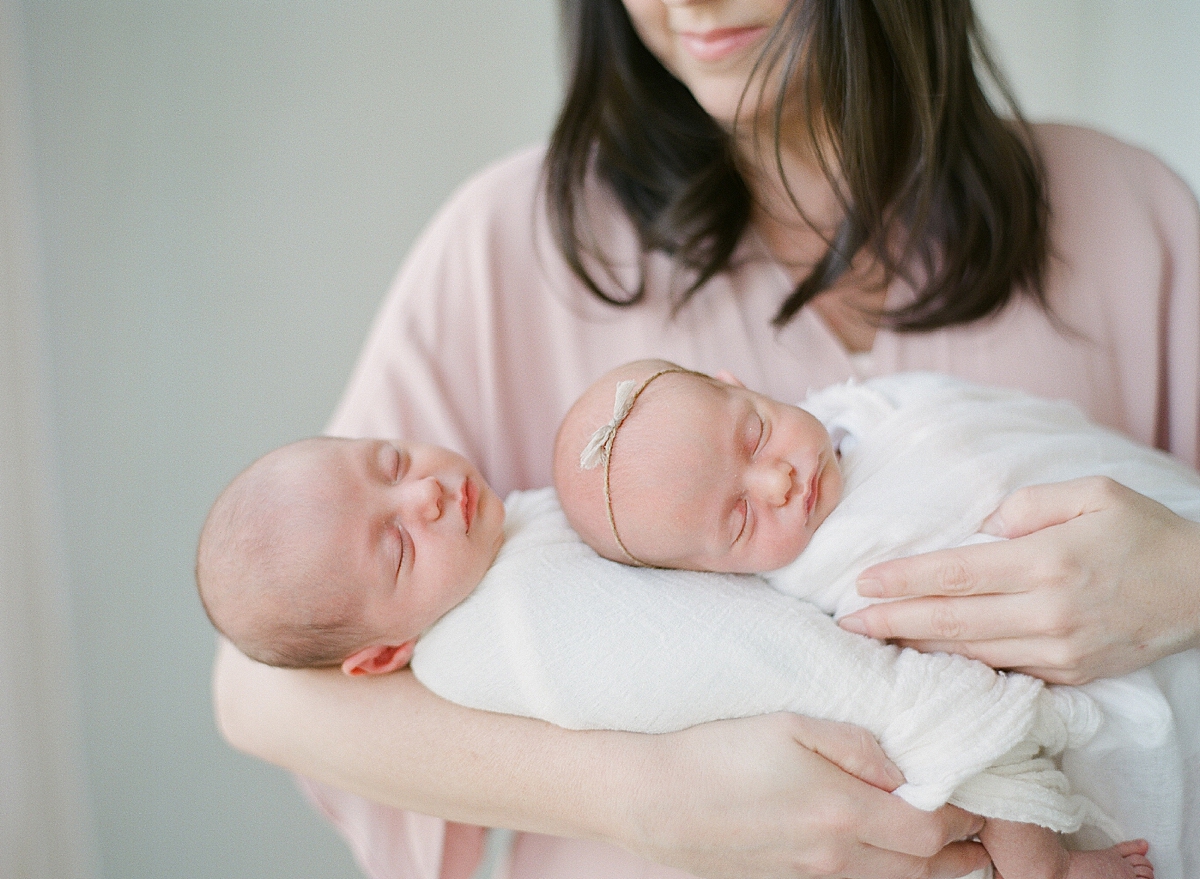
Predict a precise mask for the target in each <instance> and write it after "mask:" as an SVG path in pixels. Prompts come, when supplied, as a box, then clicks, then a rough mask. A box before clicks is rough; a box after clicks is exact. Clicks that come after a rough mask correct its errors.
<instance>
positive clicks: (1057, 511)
mask: <svg viewBox="0 0 1200 879" xmlns="http://www.w3.org/2000/svg"><path fill="white" fill-rule="evenodd" d="M1111 484H1112V480H1109V479H1107V478H1105V477H1102V476H1086V477H1083V478H1081V479H1072V480H1069V481H1067V482H1052V483H1048V484H1045V485H1030V486H1026V487H1025V488H1019V489H1017V490H1016V491H1014V492H1013V493H1012V494H1010V495H1009V496H1008V497H1006V498H1005V499H1004V500H1003V502H1001V504H1000V506H998V507H997V508H996V510H995V512H993V513H992V514H991V515H990V516H988V517H987V518H986V519H985V520H984V522H983V525H982V526H981V527H980V529H979V530H980V531H982V532H983V533H984V534H990V535H992V536H993V537H1007V538H1009V539H1010V540H1011V539H1013V538H1015V537H1024V536H1025V535H1027V534H1032V533H1033V532H1034V531H1041V530H1042V529H1043V528H1049V527H1050V526H1052V525H1061V524H1063V523H1064V522H1069V521H1070V520H1071V519H1074V518H1076V517H1078V516H1082V515H1083V514H1084V513H1092V512H1095V511H1096V510H1098V509H1101V507H1102V506H1103V503H1102V495H1103V494H1105V493H1109V492H1108V491H1107V486H1108V485H1111Z"/></svg>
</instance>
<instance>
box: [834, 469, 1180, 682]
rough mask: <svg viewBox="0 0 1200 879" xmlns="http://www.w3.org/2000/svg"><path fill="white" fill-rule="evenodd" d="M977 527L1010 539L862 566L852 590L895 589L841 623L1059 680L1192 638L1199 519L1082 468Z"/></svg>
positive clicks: (1008, 504)
mask: <svg viewBox="0 0 1200 879" xmlns="http://www.w3.org/2000/svg"><path fill="white" fill-rule="evenodd" d="M984 528H985V530H986V531H988V532H990V533H992V534H995V535H997V536H1000V537H1007V538H1011V539H1010V540H1008V541H1006V542H1001V543H989V544H984V545H978V546H971V547H965V548H962V549H951V550H944V551H941V552H935V553H928V554H926V555H921V556H913V557H911V558H907V559H897V560H895V561H890V562H886V563H884V564H881V565H876V566H874V567H872V568H868V569H867V570H866V571H864V572H863V573H862V575H861V576H860V578H859V581H858V588H859V591H860V592H861V593H862V594H863V595H866V596H871V597H884V598H907V599H908V600H904V601H895V602H888V603H884V604H876V605H872V606H871V607H868V608H866V609H864V610H861V611H859V612H858V613H855V614H852V615H851V616H848V617H846V618H844V619H843V620H842V625H843V626H844V627H845V628H848V629H850V630H851V631H858V632H860V633H863V634H869V635H871V636H873V637H876V638H892V639H896V640H898V641H899V642H900V643H902V644H905V645H908V646H912V647H916V648H917V649H920V650H926V651H929V650H945V651H952V652H955V653H961V654H963V655H965V656H970V657H972V658H974V659H980V660H982V661H984V662H986V663H988V664H989V665H991V666H993V667H995V668H1013V669H1017V670H1018V671H1023V672H1027V673H1028V674H1033V675H1037V676H1038V677H1041V678H1044V679H1046V680H1048V681H1051V682H1053V683H1066V684H1079V683H1084V682H1086V681H1090V680H1093V679H1095V678H1099V677H1111V676H1114V675H1120V674H1124V673H1125V672H1128V671H1132V670H1134V669H1137V668H1141V667H1143V666H1146V665H1149V664H1150V663H1151V662H1154V661H1155V660H1157V659H1160V658H1162V657H1164V656H1168V655H1170V654H1172V653H1176V652H1178V651H1181V650H1186V649H1188V648H1191V647H1198V646H1200V524H1197V523H1195V522H1191V521H1188V520H1187V519H1183V518H1181V517H1179V516H1177V515H1175V514H1174V513H1173V512H1171V511H1170V510H1168V509H1167V508H1166V507H1164V506H1162V505H1161V504H1159V503H1156V502H1155V501H1153V500H1150V499H1149V498H1146V497H1144V496H1143V495H1140V494H1138V493H1136V492H1134V491H1131V490H1130V489H1128V488H1125V487H1123V486H1121V485H1119V484H1117V483H1115V482H1112V481H1111V480H1108V479H1103V478H1087V479H1079V480H1074V481H1071V482H1065V483H1059V484H1056V485H1042V486H1035V487H1031V488H1026V489H1022V490H1020V491H1017V492H1014V493H1013V494H1012V495H1011V496H1010V497H1009V498H1008V499H1007V500H1006V501H1005V502H1004V503H1003V504H1002V505H1001V506H1000V508H999V509H998V510H997V511H996V512H995V513H994V514H993V515H992V517H991V518H990V519H989V520H988V522H987V523H986V524H985V526H984ZM914 596H915V597H914Z"/></svg>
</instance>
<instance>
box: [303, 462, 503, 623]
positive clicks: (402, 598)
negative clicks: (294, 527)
mask: <svg viewBox="0 0 1200 879" xmlns="http://www.w3.org/2000/svg"><path fill="white" fill-rule="evenodd" d="M292 464H293V465H294V466H293V467H292V469H293V472H294V473H295V474H296V478H297V479H298V480H299V481H300V483H301V488H299V490H301V491H304V492H306V493H308V499H309V501H310V502H312V503H313V505H314V508H315V510H316V515H310V516H306V517H304V518H305V519H306V520H308V522H307V524H302V525H299V526H298V527H307V528H309V529H310V530H311V531H312V532H313V533H312V534H311V535H302V537H307V538H308V539H311V540H312V541H313V542H314V543H315V544H319V545H320V547H321V550H320V551H319V555H320V557H321V559H322V560H323V561H322V562H321V564H322V565H323V566H324V567H325V568H326V570H325V571H323V572H322V573H323V574H324V575H325V578H326V579H327V581H328V582H330V583H335V584H336V583H342V584H347V585H346V588H348V589H351V590H352V591H353V593H354V594H353V596H351V597H350V598H351V599H352V600H355V601H358V602H360V607H361V614H362V620H363V623H364V624H365V625H366V627H367V628H368V629H369V630H373V631H377V632H379V633H380V634H381V635H382V636H386V637H387V638H388V639H389V640H390V641H392V642H393V643H400V642H403V641H407V640H408V639H410V638H415V637H416V636H417V635H419V634H421V633H422V632H423V631H425V629H427V628H429V626H431V625H432V624H433V623H434V622H435V621H436V620H437V619H438V618H439V617H440V616H442V614H444V613H446V612H447V611H448V610H450V609H451V608H453V607H454V606H455V605H457V604H458V603H459V602H461V601H462V600H463V599H464V598H466V597H467V596H468V595H469V594H470V593H471V591H472V590H473V589H474V588H475V587H476V586H477V585H479V582H480V580H482V578H483V575H484V573H485V572H486V571H487V569H488V567H489V566H490V565H491V563H492V562H493V561H494V560H495V558H496V553H497V552H498V550H499V549H500V544H501V543H502V542H503V540H504V532H503V526H504V505H503V503H502V502H501V501H500V498H499V497H497V496H496V493H495V492H494V491H492V489H491V487H490V486H489V485H488V484H487V483H486V482H485V481H484V480H483V477H482V476H481V475H480V474H479V471H478V470H476V468H475V467H474V466H473V465H472V464H471V463H470V462H469V461H467V460H466V459H465V458H463V457H462V456H461V455H458V454H455V453H454V452H452V451H450V450H448V449H443V448H440V447H438V446H428V445H420V444H416V443H403V442H399V441H387V440H343V439H330V440H327V441H320V442H318V443H313V444H307V445H305V446H303V447H302V449H301V450H300V451H298V452H297V459H296V460H295V461H293V462H292Z"/></svg>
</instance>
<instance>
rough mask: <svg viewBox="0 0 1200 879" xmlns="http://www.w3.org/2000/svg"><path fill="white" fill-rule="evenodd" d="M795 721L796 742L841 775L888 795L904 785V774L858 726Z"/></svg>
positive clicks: (818, 721) (816, 721) (818, 720)
mask: <svg viewBox="0 0 1200 879" xmlns="http://www.w3.org/2000/svg"><path fill="white" fill-rule="evenodd" d="M796 720H797V721H798V723H797V725H796V731H795V732H794V733H793V736H794V738H795V739H796V742H797V743H799V744H800V745H803V746H804V747H805V748H808V749H809V750H810V751H813V752H815V753H817V754H820V755H821V756H822V757H824V758H825V759H826V760H828V761H829V762H830V763H833V764H834V765H835V766H837V767H838V768H840V769H841V770H842V771H843V772H847V773H849V774H850V775H853V776H854V777H855V778H858V779H861V780H862V781H865V782H866V783H867V784H869V785H872V786H874V787H877V788H879V789H880V790H885V791H888V792H891V791H893V790H895V789H896V788H898V787H899V786H900V785H902V784H904V774H903V773H902V772H901V771H900V770H899V768H897V766H896V764H895V763H893V762H892V761H891V760H890V759H889V758H888V755H887V754H885V753H884V750H883V748H882V747H880V745H879V742H877V741H875V737H874V736H872V735H871V734H870V733H869V732H867V731H866V730H865V729H863V728H862V727H861V726H855V725H854V724H852V723H841V722H838V721H834V720H820V719H818V718H815V717H802V716H797V717H796Z"/></svg>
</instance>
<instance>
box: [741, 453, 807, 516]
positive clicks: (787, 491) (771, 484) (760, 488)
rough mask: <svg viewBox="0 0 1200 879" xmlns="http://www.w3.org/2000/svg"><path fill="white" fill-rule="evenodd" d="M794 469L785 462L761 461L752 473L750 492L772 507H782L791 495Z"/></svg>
mask: <svg viewBox="0 0 1200 879" xmlns="http://www.w3.org/2000/svg"><path fill="white" fill-rule="evenodd" d="M795 473H796V471H795V468H793V467H792V465H791V464H789V463H788V462H787V461H783V460H775V461H763V462H761V463H760V464H759V465H758V466H757V467H755V468H754V471H753V476H752V478H753V482H752V485H751V490H752V491H753V492H754V493H755V494H756V495H758V497H759V499H760V500H762V501H764V502H765V503H768V504H770V505H771V506H773V507H782V506H783V505H784V504H786V503H787V502H788V498H789V497H790V496H791V493H792V483H793V481H794V477H795Z"/></svg>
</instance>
